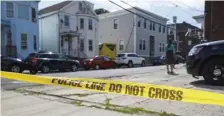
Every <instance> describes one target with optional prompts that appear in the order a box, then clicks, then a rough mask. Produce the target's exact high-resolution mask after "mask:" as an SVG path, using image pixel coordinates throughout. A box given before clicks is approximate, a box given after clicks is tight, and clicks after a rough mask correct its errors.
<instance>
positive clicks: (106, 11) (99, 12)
mask: <svg viewBox="0 0 224 116" xmlns="http://www.w3.org/2000/svg"><path fill="white" fill-rule="evenodd" d="M95 13H96V14H97V15H100V14H104V13H109V11H108V10H106V9H103V8H98V9H95Z"/></svg>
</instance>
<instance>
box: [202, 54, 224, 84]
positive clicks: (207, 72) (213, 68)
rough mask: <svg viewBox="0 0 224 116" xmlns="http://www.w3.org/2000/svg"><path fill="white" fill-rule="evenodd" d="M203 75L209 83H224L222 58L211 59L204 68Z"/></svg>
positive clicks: (223, 62)
mask: <svg viewBox="0 0 224 116" xmlns="http://www.w3.org/2000/svg"><path fill="white" fill-rule="evenodd" d="M202 74H203V77H204V80H205V82H206V83H207V84H211V85H220V84H221V85H223V84H224V61H223V60H222V59H221V58H220V59H212V60H209V61H208V63H206V65H205V66H204V68H203V72H202Z"/></svg>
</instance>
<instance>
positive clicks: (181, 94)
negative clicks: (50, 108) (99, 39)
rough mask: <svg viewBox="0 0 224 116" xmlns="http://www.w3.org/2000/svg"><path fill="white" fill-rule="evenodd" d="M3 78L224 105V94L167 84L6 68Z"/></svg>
mask: <svg viewBox="0 0 224 116" xmlns="http://www.w3.org/2000/svg"><path fill="white" fill-rule="evenodd" d="M1 77H3V78H7V79H14V80H19V81H26V82H30V83H39V84H48V85H58V86H64V87H71V88H79V89H86V90H91V91H100V92H107V93H116V94H123V95H131V96H139V97H144V98H153V99H160V100H171V101H181V102H192V103H200V104H212V105H220V106H223V107H224V94H219V93H213V92H207V91H201V90H193V89H184V88H177V87H170V86H164V85H154V84H144V83H135V82H121V81H116V80H102V79H92V78H64V77H47V76H37V75H28V74H19V73H11V72H4V71H1Z"/></svg>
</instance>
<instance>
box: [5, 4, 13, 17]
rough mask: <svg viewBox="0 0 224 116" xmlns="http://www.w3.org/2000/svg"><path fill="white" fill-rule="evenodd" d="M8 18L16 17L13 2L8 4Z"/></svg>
mask: <svg viewBox="0 0 224 116" xmlns="http://www.w3.org/2000/svg"><path fill="white" fill-rule="evenodd" d="M6 17H7V18H13V17H14V6H13V3H12V2H6Z"/></svg>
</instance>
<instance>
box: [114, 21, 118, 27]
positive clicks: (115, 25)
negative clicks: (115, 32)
mask: <svg viewBox="0 0 224 116" xmlns="http://www.w3.org/2000/svg"><path fill="white" fill-rule="evenodd" d="M117 21H118V20H117V19H114V29H117V25H118V24H117V23H118V22H117Z"/></svg>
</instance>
